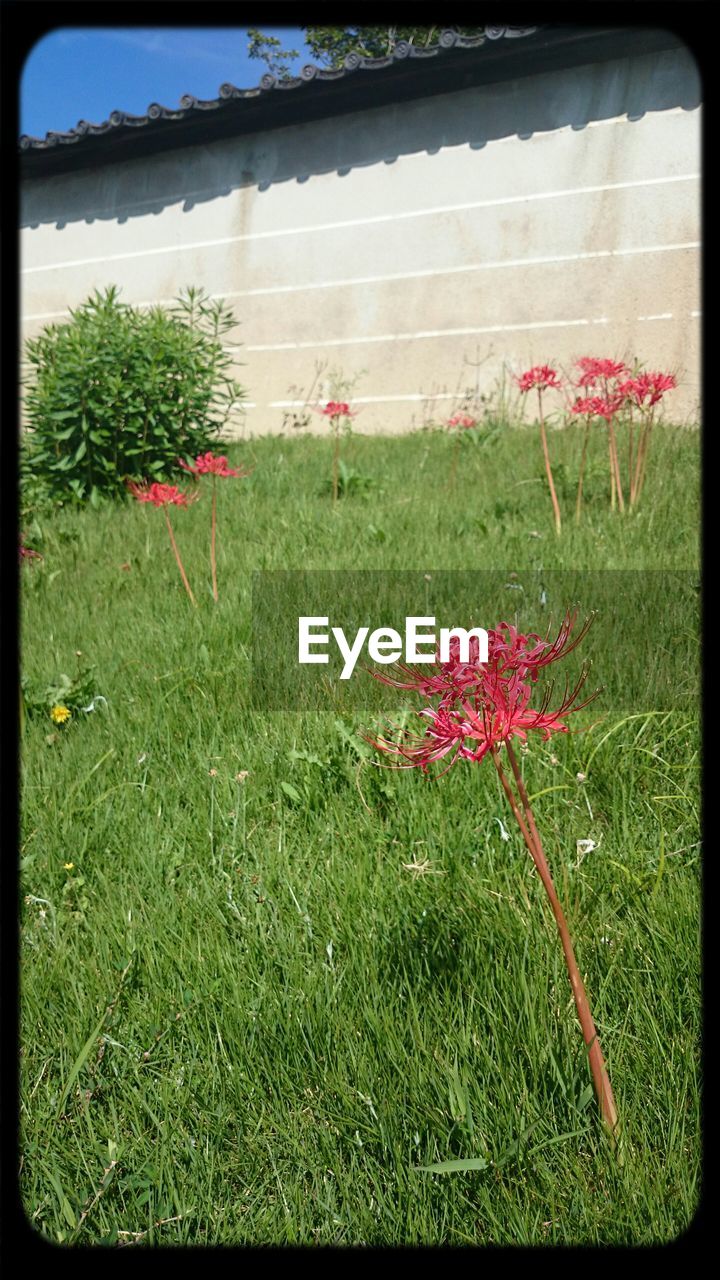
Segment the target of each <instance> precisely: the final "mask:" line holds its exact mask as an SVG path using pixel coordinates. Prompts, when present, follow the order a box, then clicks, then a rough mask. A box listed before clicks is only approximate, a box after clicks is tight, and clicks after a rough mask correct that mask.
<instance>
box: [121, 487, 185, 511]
mask: <svg viewBox="0 0 720 1280" xmlns="http://www.w3.org/2000/svg"><path fill="white" fill-rule="evenodd" d="M128 489H129V490H130V493H131V494H132V495H133V497H134V498H137V500H138V502H151V503H152V505H153V506H154V507H186V506H187V505H188V503H190V502H194V501H195V499H196V497H197V495H196V494H190V495H189V494H187V493H182V492H181V490H180V489H178V488H177V486H176V485H174V484H157V483H155V484H151V485H148V484H135V483H133V481H130V483H129V484H128Z"/></svg>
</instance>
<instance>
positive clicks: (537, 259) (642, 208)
mask: <svg viewBox="0 0 720 1280" xmlns="http://www.w3.org/2000/svg"><path fill="white" fill-rule="evenodd" d="M378 74H380V73H378ZM295 92H298V93H302V90H301V89H300V90H297V91H295ZM699 102H700V85H699V77H698V73H697V70H696V67H695V63H694V61H693V59H692V57H691V55H690V54H689V53H688V52H686V51H685V50H684V49H678V51H677V52H666V53H662V54H654V55H649V56H646V57H638V58H633V59H627V60H618V61H616V62H612V63H601V64H595V65H588V66H581V67H577V68H575V69H573V70H566V71H560V72H552V73H545V74H542V75H537V76H532V77H528V78H522V79H518V80H514V81H506V82H503V83H501V84H496V85H489V86H486V87H481V88H476V89H471V90H465V91H462V92H458V93H453V94H447V95H443V96H442V97H432V98H427V99H420V100H417V101H414V102H411V103H404V104H400V105H398V106H395V107H388V108H382V109H377V110H372V111H365V112H362V113H357V114H353V115H346V116H343V117H340V118H338V119H335V120H333V119H327V120H323V121H317V122H313V123H306V124H301V125H297V126H294V127H292V126H291V127H289V128H284V129H281V130H275V131H271V132H268V133H265V134H260V135H255V136H252V137H246V138H243V137H239V138H237V139H236V140H232V141H224V142H219V143H214V144H212V145H208V146H206V147H193V148H187V149H185V150H181V151H177V152H175V153H172V152H170V153H166V154H162V153H161V154H159V155H158V156H156V157H153V158H152V159H139V160H138V161H136V162H129V163H122V164H116V165H108V166H105V167H101V168H96V169H93V170H89V171H87V172H82V171H80V172H78V173H76V174H70V175H59V176H56V177H52V178H47V179H43V180H38V179H35V180H28V181H27V182H26V183H25V184H24V190H23V199H22V224H23V229H22V240H21V255H22V257H21V267H22V312H23V321H22V324H23V332H24V333H25V334H32V333H35V332H37V331H38V330H39V329H40V328H42V326H43V325H44V324H46V323H47V322H48V321H50V320H57V319H60V318H61V317H63V316H64V315H65V314H66V312H67V309H68V308H69V307H73V306H75V305H77V304H78V303H80V302H81V301H82V300H83V299H84V298H86V297H87V295H88V294H89V293H90V292H91V291H92V290H94V289H96V288H102V287H103V286H105V285H107V284H111V283H115V284H118V285H120V286H121V288H122V297H123V300H124V301H126V302H132V303H138V304H148V303H153V302H158V301H169V300H171V299H172V298H173V296H174V295H175V294H176V292H177V290H178V289H179V288H180V287H181V286H183V285H186V284H195V285H199V286H203V287H204V288H205V289H207V290H208V291H209V292H210V293H211V294H213V295H219V296H222V297H224V298H226V299H227V300H228V301H229V302H231V303H232V305H233V307H234V309H235V312H236V314H237V315H238V317H239V319H240V320H241V326H240V328H239V329H238V330H237V331H236V335H237V337H238V339H239V340H240V342H241V343H242V345H241V346H240V347H239V349H238V355H239V360H240V362H241V367H240V369H239V370H238V376H239V377H240V378H241V380H242V381H243V383H244V384H245V385H246V386H247V387H248V390H249V401H250V407H249V408H248V410H247V413H246V415H245V420H244V424H243V423H242V422H239V423H238V429H239V431H240V432H241V433H243V434H261V433H265V432H271V431H278V430H281V429H282V427H283V421H284V417H285V412H286V410H287V409H288V408H289V407H291V406H292V403H293V402H294V401H297V400H302V399H303V398H304V394H305V391H306V390H307V388H308V387H309V385H310V383H311V381H312V379H313V375H314V373H315V369H316V364H317V362H329V365H330V366H335V367H339V368H341V369H342V370H343V372H344V374H345V375H346V376H348V377H353V376H355V375H356V374H358V373H359V372H360V371H361V370H365V371H366V372H365V373H364V375H363V377H362V379H361V380H360V381H359V382H358V384H357V386H356V394H355V403H356V404H358V405H362V406H363V413H362V416H361V417H360V418H359V419H358V422H357V427H358V429H359V430H362V431H372V432H375V431H397V430H403V429H406V428H409V427H412V426H419V425H422V423H423V422H425V421H427V420H428V419H429V418H433V417H434V418H435V419H436V420H437V419H443V418H444V417H445V416H447V414H449V413H450V412H451V411H452V409H453V408H454V407H455V406H456V404H457V401H458V397H459V394H460V393H462V391H463V390H464V389H465V388H472V389H473V390H475V391H477V392H478V393H479V394H486V395H492V394H494V393H495V392H496V390H497V388H498V386H499V385H500V383H501V381H502V379H503V377H504V378H505V379H506V380H507V373H508V370H510V371H513V370H520V369H522V368H525V367H527V366H528V365H530V364H533V363H538V362H540V363H545V362H551V363H560V364H561V365H566V366H569V364H570V362H571V361H572V360H574V359H576V358H577V357H579V356H581V355H587V354H593V355H595V354H597V355H610V356H615V357H619V356H623V357H626V358H632V357H633V356H637V357H638V358H639V359H640V360H642V361H646V362H648V363H649V365H650V366H651V367H661V368H668V367H672V368H674V369H677V370H678V371H679V374H680V377H681V379H682V386H681V389H680V390H679V391H678V392H676V393H674V398H673V404H672V416H673V417H674V418H676V419H680V420H682V419H686V420H689V421H691V420H697V410H698V400H699V359H700V291H699V273H700V264H699V241H700V199H699V181H700V107H699ZM79 145H82V143H81V144H79ZM327 372H328V370H327V369H326V370H325V372H324V373H323V375H322V377H321V380H320V391H321V392H323V391H325V392H326V393H327V391H328V389H329V388H328V383H327ZM668 408H669V409H670V406H669V405H668ZM314 424H315V425H317V426H321V424H320V422H319V420H317V419H315V420H314Z"/></svg>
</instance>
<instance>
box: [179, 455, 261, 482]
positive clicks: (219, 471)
mask: <svg viewBox="0 0 720 1280" xmlns="http://www.w3.org/2000/svg"><path fill="white" fill-rule="evenodd" d="M178 462H179V463H180V466H181V467H184V468H185V470H186V471H189V472H190V473H191V474H192V475H194V476H222V477H223V478H225V477H227V476H248V475H250V472H249V471H246V470H245V468H244V467H241V468H240V469H239V470H236V469H235V468H233V467H231V466H229V465H228V460H227V458H226V457H225V455H224V454H220V456H219V457H216V456H215V454H214V453H210V452H208V453H202V454H198V456H197V458H196V459H195V463H194V465H192V464H188V463H187V462H183V460H182V458H178Z"/></svg>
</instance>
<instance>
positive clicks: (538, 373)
mask: <svg viewBox="0 0 720 1280" xmlns="http://www.w3.org/2000/svg"><path fill="white" fill-rule="evenodd" d="M515 381H516V382H517V384H518V386H519V388H520V390H521V391H531V390H532V388H533V387H537V389H538V391H545V390H547V388H548V387H553V388H555V390H559V389H560V387H561V386H562V383H560V382H558V376H557V370H556V369H551V368H550V366H549V365H547V364H536V365H533V367H532V369H528V370H527V371H526V372H525V373H521V374H520V376H519V377H516V379H515Z"/></svg>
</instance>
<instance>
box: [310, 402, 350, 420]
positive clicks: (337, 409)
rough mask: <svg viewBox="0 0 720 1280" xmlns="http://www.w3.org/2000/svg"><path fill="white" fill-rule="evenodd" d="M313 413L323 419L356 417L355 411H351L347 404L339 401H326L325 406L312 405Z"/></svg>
mask: <svg viewBox="0 0 720 1280" xmlns="http://www.w3.org/2000/svg"><path fill="white" fill-rule="evenodd" d="M312 407H313V409H314V410H315V413H319V414H320V415H321V416H322V417H323V418H354V417H356V415H357V412H358V411H357V409H351V408H350V405H349V404H346V403H345V401H344V400H343V401H340V400H328V402H327V404H326V405H313V406H312Z"/></svg>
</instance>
